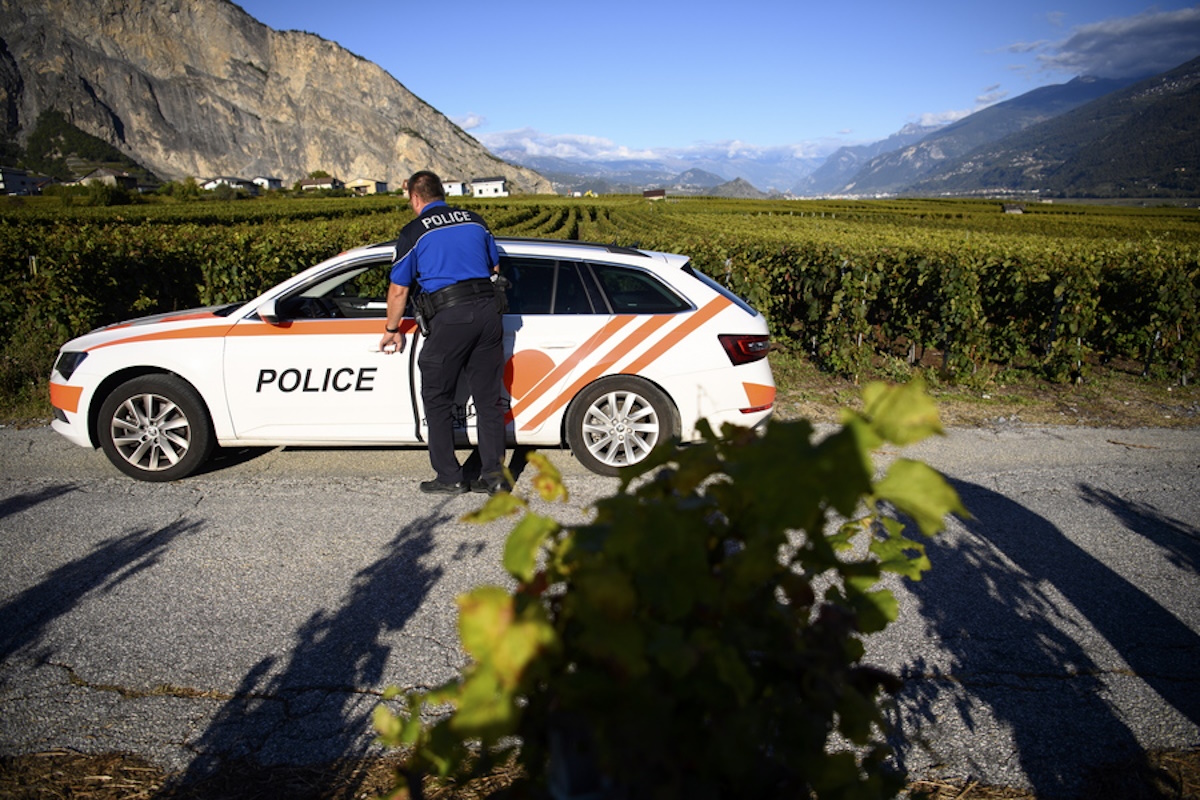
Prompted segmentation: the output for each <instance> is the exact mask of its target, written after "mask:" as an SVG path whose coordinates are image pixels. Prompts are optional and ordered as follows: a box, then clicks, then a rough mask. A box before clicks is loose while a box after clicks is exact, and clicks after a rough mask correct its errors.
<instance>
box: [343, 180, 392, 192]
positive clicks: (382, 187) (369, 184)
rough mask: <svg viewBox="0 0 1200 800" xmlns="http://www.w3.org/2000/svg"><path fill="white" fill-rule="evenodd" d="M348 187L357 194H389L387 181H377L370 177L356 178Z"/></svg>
mask: <svg viewBox="0 0 1200 800" xmlns="http://www.w3.org/2000/svg"><path fill="white" fill-rule="evenodd" d="M346 188H347V189H349V190H350V191H352V192H354V193H355V194H360V195H361V194H387V190H388V187H387V182H386V181H375V180H371V179H369V178H355V179H354V180H352V181H350V182H348V183H347V184H346Z"/></svg>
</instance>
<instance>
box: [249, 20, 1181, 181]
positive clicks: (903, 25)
mask: <svg viewBox="0 0 1200 800" xmlns="http://www.w3.org/2000/svg"><path fill="white" fill-rule="evenodd" d="M237 2H238V5H240V6H241V7H242V8H244V9H245V10H246V11H247V12H248V13H249V14H250V15H251V16H253V17H255V18H256V19H258V20H259V21H260V22H263V23H265V24H267V25H269V26H270V27H272V28H276V29H279V30H301V31H308V32H310V33H315V34H318V35H319V36H321V37H323V38H325V39H329V40H331V41H335V42H337V43H338V44H340V45H342V46H343V47H345V48H347V49H348V50H350V51H352V52H354V53H356V54H357V55H359V56H362V57H364V58H366V59H369V60H371V61H373V62H375V63H376V64H379V65H380V66H381V67H383V68H384V69H385V70H387V71H388V72H389V73H390V74H391V75H392V76H393V77H395V78H396V79H397V80H398V81H400V82H401V83H403V84H404V85H405V86H406V87H408V89H409V90H410V91H412V92H413V93H415V94H416V95H417V96H418V97H420V98H421V99H423V100H425V101H426V102H427V103H429V104H430V105H432V106H433V107H434V108H436V109H437V110H439V111H441V112H442V113H443V114H445V115H446V116H448V117H449V118H451V119H452V120H454V121H455V122H457V123H458V124H459V125H460V126H462V127H463V128H465V129H466V130H468V131H470V132H471V134H472V135H473V136H475V137H476V138H478V139H479V140H480V141H481V142H483V144H485V145H486V146H488V147H490V148H491V149H493V150H497V149H501V148H503V147H505V146H520V147H524V148H525V149H527V150H531V151H535V152H537V153H538V154H557V155H564V156H571V157H577V158H578V157H587V156H603V157H615V156H619V155H622V154H624V155H628V156H634V157H636V156H639V155H647V154H655V155H664V154H669V153H674V154H681V153H688V152H692V153H695V152H701V151H705V150H710V151H712V150H716V151H722V150H724V151H728V150H742V151H745V152H746V153H753V152H754V151H756V150H771V149H781V148H786V149H790V150H792V151H793V152H794V153H795V154H797V155H812V156H823V155H827V154H828V153H829V152H831V151H832V150H834V149H836V148H837V147H840V146H842V145H845V144H858V143H863V142H871V141H876V140H879V139H883V138H885V137H886V136H888V135H890V134H892V133H895V132H896V131H898V130H900V128H902V127H903V126H904V125H906V124H908V123H911V122H925V121H931V120H938V121H952V120H954V119H957V118H959V117H962V116H965V115H966V114H968V113H970V112H972V111H976V110H978V109H980V108H983V107H985V106H986V105H989V104H992V103H995V102H999V101H1001V100H1004V99H1008V98H1012V97H1016V96H1017V95H1020V94H1023V93H1025V92H1027V91H1029V90H1031V89H1034V88H1037V87H1038V86H1043V85H1046V84H1052V83H1063V82H1065V81H1067V80H1070V79H1071V78H1072V77H1074V76H1076V75H1079V74H1099V75H1104V76H1108V77H1121V76H1125V75H1130V74H1151V73H1154V72H1161V71H1163V70H1165V69H1170V68H1171V67H1174V66H1177V65H1179V64H1181V63H1183V62H1184V61H1187V60H1189V59H1192V58H1195V57H1196V56H1200V4H1188V3H1178V2H1159V3H1157V4H1155V5H1145V4H1142V3H1139V2H1118V1H1117V0H1051V3H1050V4H1047V3H1045V2H1032V1H1031V0H999V2H997V1H996V0H989V1H988V2H982V1H981V0H927V1H925V2H918V3H914V4H909V3H898V2H895V0H886V1H884V2H876V1H875V0H870V1H864V2H856V1H855V0H846V2H843V3H831V2H827V1H826V2H812V1H811V0H791V2H774V1H766V0H742V2H741V3H716V2H703V1H701V2H691V3H678V2H672V3H663V2H656V0H642V1H641V2H626V1H625V0H610V1H609V2H606V3H603V4H588V3H571V2H561V0H559V1H558V2H544V1H543V0H526V1H525V2H512V3H502V2H494V0H457V2H428V1H426V2H412V0H401V1H400V2H397V0H342V2H329V0H237Z"/></svg>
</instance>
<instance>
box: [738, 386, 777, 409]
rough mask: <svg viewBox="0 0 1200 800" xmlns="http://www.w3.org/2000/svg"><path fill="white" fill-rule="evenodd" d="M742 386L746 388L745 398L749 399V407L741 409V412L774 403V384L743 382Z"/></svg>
mask: <svg viewBox="0 0 1200 800" xmlns="http://www.w3.org/2000/svg"><path fill="white" fill-rule="evenodd" d="M742 388H743V389H745V390H746V399H748V400H749V401H750V406H749V408H744V409H742V411H743V412H746V413H748V412H750V411H758V410H761V409H764V408H770V407H771V406H773V405H775V387H774V386H765V385H763V384H761V383H743V384H742Z"/></svg>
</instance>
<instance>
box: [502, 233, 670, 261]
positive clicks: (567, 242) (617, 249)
mask: <svg viewBox="0 0 1200 800" xmlns="http://www.w3.org/2000/svg"><path fill="white" fill-rule="evenodd" d="M496 241H497V242H527V243H530V244H549V245H555V246H563V247H589V248H599V249H601V250H604V251H605V252H608V253H618V254H620V255H625V256H642V257H644V258H649V256H647V255H646V254H645V253H644V252H643V251H641V250H638V249H637V248H636V247H624V246H622V245H619V244H617V243H616V242H613V243H612V244H604V243H602V242H584V241H580V240H579V239H539V238H537V237H534V236H497V237H496Z"/></svg>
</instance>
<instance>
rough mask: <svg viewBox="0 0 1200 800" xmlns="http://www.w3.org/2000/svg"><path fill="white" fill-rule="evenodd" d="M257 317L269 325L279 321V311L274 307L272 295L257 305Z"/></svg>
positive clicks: (276, 323)
mask: <svg viewBox="0 0 1200 800" xmlns="http://www.w3.org/2000/svg"><path fill="white" fill-rule="evenodd" d="M258 318H259V319H261V320H262V321H263V322H267V323H270V324H271V325H278V324H279V323H280V321H281V320H280V319H279V312H278V311H277V310H276V309H275V298H274V297H272V298H271V299H270V300H267V301H266V302H265V303H263V304H262V305H261V306H259V307H258Z"/></svg>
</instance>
